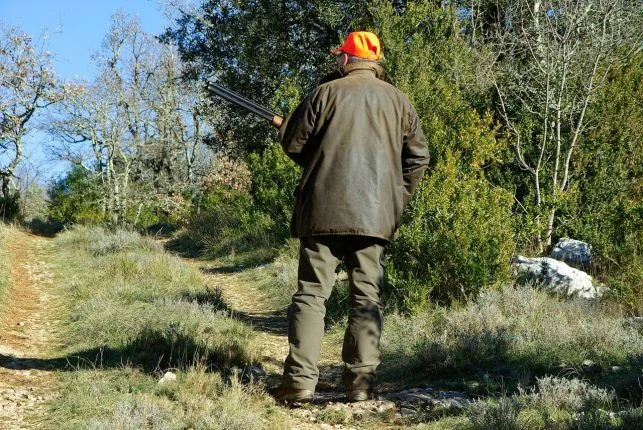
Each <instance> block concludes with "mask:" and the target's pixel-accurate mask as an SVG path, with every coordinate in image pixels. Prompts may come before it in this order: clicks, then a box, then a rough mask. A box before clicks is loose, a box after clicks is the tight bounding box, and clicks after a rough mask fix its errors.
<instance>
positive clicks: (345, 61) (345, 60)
mask: <svg viewBox="0 0 643 430" xmlns="http://www.w3.org/2000/svg"><path fill="white" fill-rule="evenodd" d="M347 64H348V54H347V53H345V52H342V67H344V66H345V65H347Z"/></svg>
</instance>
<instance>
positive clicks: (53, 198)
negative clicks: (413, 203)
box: [47, 167, 108, 224]
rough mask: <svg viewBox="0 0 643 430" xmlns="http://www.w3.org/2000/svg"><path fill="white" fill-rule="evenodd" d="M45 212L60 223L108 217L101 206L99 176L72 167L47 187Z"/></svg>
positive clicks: (106, 218) (82, 221)
mask: <svg viewBox="0 0 643 430" xmlns="http://www.w3.org/2000/svg"><path fill="white" fill-rule="evenodd" d="M47 195H48V199H49V206H48V209H47V216H48V218H49V219H50V220H51V221H52V222H56V223H60V224H76V223H80V224H101V223H103V222H106V221H107V220H108V217H107V214H106V212H105V211H104V210H103V209H102V208H101V206H100V202H101V190H100V181H99V178H98V177H96V176H95V175H93V174H92V173H91V172H90V171H88V170H87V169H85V168H82V167H74V168H72V169H71V170H70V171H69V172H68V173H67V175H66V176H64V177H62V178H59V179H56V180H54V181H53V182H52V183H51V185H50V186H49V189H48V190H47Z"/></svg>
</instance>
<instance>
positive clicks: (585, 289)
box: [513, 255, 606, 299]
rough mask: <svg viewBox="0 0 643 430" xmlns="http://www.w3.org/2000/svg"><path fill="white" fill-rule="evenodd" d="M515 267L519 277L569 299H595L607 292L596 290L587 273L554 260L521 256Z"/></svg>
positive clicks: (514, 263) (514, 264) (516, 260)
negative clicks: (532, 281) (533, 281)
mask: <svg viewBox="0 0 643 430" xmlns="http://www.w3.org/2000/svg"><path fill="white" fill-rule="evenodd" d="M513 267H514V271H515V272H516V274H517V275H519V276H523V277H525V278H527V279H529V280H535V281H536V282H538V283H539V284H540V285H541V286H542V288H544V289H545V290H547V291H550V292H553V293H557V294H562V295H564V296H567V297H580V298H583V299H595V298H597V297H600V296H601V294H602V293H603V292H604V291H605V290H606V289H605V288H596V287H595V286H594V284H593V282H592V277H591V276H590V275H588V274H587V273H585V272H583V271H582V270H578V269H574V268H573V267H569V266H568V265H567V264H565V263H563V262H562V261H558V260H554V259H553V258H548V257H539V258H527V257H523V256H522V255H519V256H518V257H516V258H515V259H514V261H513Z"/></svg>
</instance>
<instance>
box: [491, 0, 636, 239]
mask: <svg viewBox="0 0 643 430" xmlns="http://www.w3.org/2000/svg"><path fill="white" fill-rule="evenodd" d="M502 10H503V13H502V20H501V21H500V22H497V23H496V25H495V26H494V27H493V28H489V29H488V30H487V33H486V35H485V37H486V38H487V39H488V40H490V42H491V44H492V46H493V48H494V50H495V53H496V55H497V62H496V65H495V70H494V72H495V76H496V82H495V89H496V96H497V105H498V110H497V111H498V114H499V117H500V119H501V121H502V122H503V124H504V126H505V131H506V133H507V135H508V136H509V137H510V139H511V140H512V142H513V144H514V148H515V155H516V159H517V162H518V165H519V166H520V168H521V169H522V170H523V171H524V172H526V173H527V174H528V175H529V177H530V182H531V184H532V186H531V187H530V189H529V191H528V193H527V194H526V195H523V196H521V198H522V204H523V206H524V207H526V208H527V210H529V211H530V213H531V214H532V216H533V218H534V220H535V224H536V228H537V232H536V242H537V244H538V247H539V249H540V250H541V251H542V250H543V249H544V247H545V246H549V245H551V242H552V236H553V234H554V229H555V227H556V226H557V225H559V224H561V223H563V222H564V220H562V219H557V215H559V214H560V213H561V209H562V208H565V207H566V206H568V205H569V199H570V196H571V195H572V194H573V192H574V189H575V185H574V177H573V175H572V164H573V161H574V160H575V159H576V155H577V147H578V145H579V142H580V140H581V138H582V136H583V135H584V133H586V130H587V128H588V125H589V124H588V121H587V111H588V109H589V108H590V106H591V105H592V103H593V102H594V101H595V99H596V94H597V92H598V91H599V90H600V88H601V87H602V86H603V84H604V82H605V79H606V77H607V75H608V73H609V71H610V69H611V68H612V67H613V66H614V64H617V63H619V62H620V61H623V60H624V59H625V58H627V57H628V56H630V55H632V54H633V53H634V52H635V51H636V50H638V49H640V47H641V36H640V31H639V29H640V26H639V25H638V24H639V22H638V20H639V18H640V3H638V2H629V1H624V0H580V1H579V0H556V1H548V2H543V1H540V0H514V1H511V2H508V3H507V4H506V5H505V6H504V7H503V9H502ZM624 47H629V49H628V48H625V49H622V48H624Z"/></svg>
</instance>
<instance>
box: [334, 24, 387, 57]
mask: <svg viewBox="0 0 643 430" xmlns="http://www.w3.org/2000/svg"><path fill="white" fill-rule="evenodd" d="M342 52H343V53H346V54H348V55H352V56H354V57H359V58H365V59H367V60H379V59H380V58H381V57H382V48H381V47H380V40H379V39H378V38H377V36H376V35H374V34H373V33H371V32H369V31H355V32H352V33H350V34H349V35H348V36H347V37H346V40H345V41H344V44H343V45H342V46H340V47H339V48H337V49H334V50H333V51H332V53H333V54H340V53H342Z"/></svg>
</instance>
